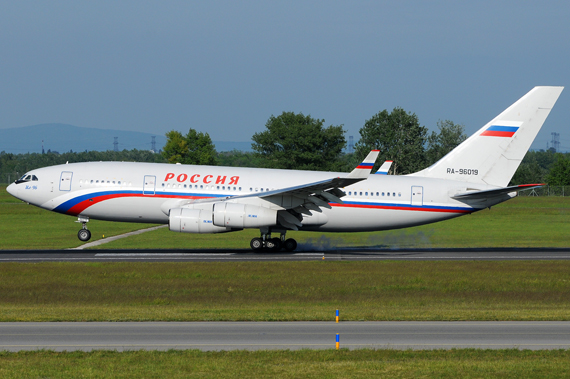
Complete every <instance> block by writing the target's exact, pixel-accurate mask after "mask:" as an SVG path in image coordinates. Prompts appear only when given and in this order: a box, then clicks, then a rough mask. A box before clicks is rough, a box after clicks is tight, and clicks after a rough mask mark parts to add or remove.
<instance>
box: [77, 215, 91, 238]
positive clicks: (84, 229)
mask: <svg viewBox="0 0 570 379" xmlns="http://www.w3.org/2000/svg"><path fill="white" fill-rule="evenodd" d="M75 222H80V223H82V224H83V227H82V228H81V229H80V230H79V232H77V238H79V240H81V241H83V242H87V241H89V240H90V239H91V232H90V231H89V230H88V229H87V223H88V222H89V218H86V217H78V218H77V221H75Z"/></svg>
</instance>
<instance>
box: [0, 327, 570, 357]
mask: <svg viewBox="0 0 570 379" xmlns="http://www.w3.org/2000/svg"><path fill="white" fill-rule="evenodd" d="M337 334H338V335H339V340H340V347H341V348H348V349H360V348H375V349H386V348H387V349H398V350H399V349H422V350H423V349H452V348H481V349H504V348H515V349H531V350H538V349H568V348H570V322H556V321H554V322H492V321H491V322H472V321H463V322H342V321H341V322H339V323H335V322H334V321H331V322H30V323H0V350H7V351H21V350H37V349H49V350H55V351H74V350H81V351H91V350H117V351H126V350H169V349H199V350H204V351H208V350H268V349H290V350H296V349H334V348H335V343H336V335H337Z"/></svg>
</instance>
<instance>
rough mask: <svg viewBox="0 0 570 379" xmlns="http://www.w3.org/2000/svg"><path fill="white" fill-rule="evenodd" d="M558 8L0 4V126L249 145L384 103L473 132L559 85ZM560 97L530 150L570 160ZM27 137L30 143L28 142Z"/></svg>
mask: <svg viewBox="0 0 570 379" xmlns="http://www.w3.org/2000/svg"><path fill="white" fill-rule="evenodd" d="M568 20H570V2H568V1H541V2H537V1H534V2H531V1H469V2H464V1H437V0H436V1H378V0H376V1H359V0H351V1H334V0H330V1H310V0H302V1H297V0H289V1H286V2H285V1H283V2H276V1H247V0H244V1H216V0H209V1H169V0H161V1H144V0H136V1H117V0H114V1H106V0H99V1H57V0H52V1H49V2H48V1H26V0H19V1H11V0H10V1H8V0H0V128H14V127H21V126H29V125H35V124H43V123H66V124H72V125H76V126H82V127H93V128H101V129H119V130H133V131H135V130H136V131H141V132H146V133H153V134H162V135H164V134H165V133H166V132H168V131H170V130H179V131H181V132H183V133H186V132H187V131H188V129H189V128H193V129H196V130H198V131H201V132H207V133H209V134H210V136H211V138H212V139H213V140H217V141H248V140H250V139H251V136H252V135H253V134H254V133H258V132H262V131H264V130H265V123H266V122H267V120H268V118H269V117H270V116H271V115H275V116H277V115H279V114H281V113H282V112H284V111H293V112H302V113H303V114H305V115H307V114H309V115H311V116H312V117H314V118H318V119H324V120H325V125H326V126H328V125H343V126H344V129H345V130H346V136H347V140H348V136H354V139H355V141H356V140H358V138H359V130H360V128H361V127H362V126H363V125H364V123H365V121H366V120H367V119H369V118H371V117H372V116H373V115H374V114H376V113H378V112H380V111H382V110H384V109H388V110H389V111H391V110H392V109H393V108H394V107H402V108H403V109H405V110H406V111H408V112H411V113H415V114H416V115H417V116H418V118H419V121H420V123H421V124H422V125H423V126H426V127H427V128H428V129H430V131H431V130H436V129H437V122H438V120H451V121H453V122H455V123H459V124H463V125H465V129H466V133H467V134H468V135H469V134H471V133H474V132H475V131H476V130H478V129H479V128H480V127H482V126H483V125H484V124H486V123H487V122H488V121H490V120H491V119H492V118H493V117H495V116H496V115H498V114H499V113H500V112H501V111H503V110H504V109H505V108H506V107H508V106H509V105H511V104H512V103H513V102H515V101H516V100H518V99H519V98H520V97H521V96H523V95H524V94H525V93H526V92H528V91H529V90H530V89H532V88H533V87H534V86H537V85H557V86H567V85H568V84H569V83H570V22H568ZM569 116H570V88H567V89H566V90H565V91H564V92H563V93H562V95H561V97H560V99H559V100H558V102H557V104H556V105H555V107H554V109H553V110H552V112H551V114H550V116H549V118H548V120H547V121H546V123H545V125H544V126H543V129H542V130H541V132H540V133H539V135H538V136H537V139H536V140H535V143H534V144H533V146H532V148H534V149H541V148H546V146H547V143H548V142H550V141H551V139H552V137H551V133H552V132H557V133H559V134H560V142H561V150H562V151H570V123H569V121H568V120H569ZM31 138H33V136H31Z"/></svg>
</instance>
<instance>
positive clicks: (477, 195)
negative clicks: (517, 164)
mask: <svg viewBox="0 0 570 379" xmlns="http://www.w3.org/2000/svg"><path fill="white" fill-rule="evenodd" d="M543 186H545V184H520V185H518V186H510V187H504V188H495V189H491V190H483V191H472V192H465V193H460V194H457V195H454V196H452V198H453V199H456V200H485V199H488V198H490V197H495V196H500V195H504V194H507V193H511V192H519V191H523V190H528V189H532V188H539V187H543Z"/></svg>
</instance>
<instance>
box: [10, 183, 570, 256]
mask: <svg viewBox="0 0 570 379" xmlns="http://www.w3.org/2000/svg"><path fill="white" fill-rule="evenodd" d="M74 219H75V218H74V217H69V216H65V215H61V214H57V213H53V212H49V211H46V210H43V209H40V208H37V207H34V206H28V205H25V204H24V203H22V202H21V201H19V200H17V199H15V198H13V197H11V196H10V195H9V194H8V193H7V192H6V191H5V186H0V249H62V248H72V247H77V246H80V245H81V244H82V243H81V242H80V241H79V240H78V239H77V237H76V234H77V231H78V230H79V229H80V224H77V223H74V222H72V221H75V220H74ZM569 224H570V197H524V196H522V197H517V198H515V199H512V200H509V201H507V202H505V203H503V204H500V205H498V206H496V207H493V208H492V209H491V210H488V209H486V210H483V211H480V212H476V213H474V214H471V215H468V216H463V217H459V218H456V219H452V220H448V221H443V222H439V223H435V224H429V225H423V226H419V227H414V228H407V229H403V230H395V231H394V230H392V231H384V232H373V233H321V232H289V233H288V234H287V236H288V237H293V238H295V239H297V241H298V242H299V244H300V249H301V250H302V249H305V250H327V249H331V248H335V247H349V246H375V247H380V248H391V249H393V248H431V247H433V248H441V247H443V248H446V247H569V246H570V239H569V238H568V225H569ZM88 225H89V229H90V230H91V232H92V235H93V237H92V241H96V240H98V239H101V238H103V236H105V237H110V236H114V235H118V234H123V233H127V232H130V231H133V230H138V229H144V228H148V227H151V226H154V225H151V224H137V223H120V222H109V221H98V220H92V221H90V222H89V224H88ZM258 235H259V231H258V230H252V229H249V230H245V231H241V232H234V233H224V234H186V233H173V232H170V231H169V230H168V229H165V228H162V229H159V230H156V231H152V232H148V233H143V234H139V235H137V236H131V237H129V238H124V239H120V240H117V241H113V242H110V243H106V244H103V245H100V246H97V247H95V248H96V249H153V248H156V249H212V248H215V249H247V248H249V241H250V240H251V239H252V238H253V237H257V236H258Z"/></svg>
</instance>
